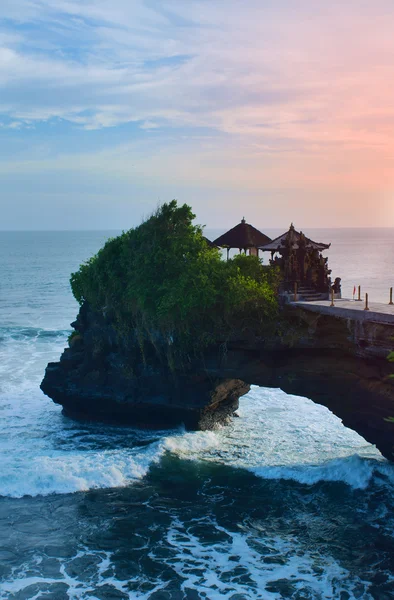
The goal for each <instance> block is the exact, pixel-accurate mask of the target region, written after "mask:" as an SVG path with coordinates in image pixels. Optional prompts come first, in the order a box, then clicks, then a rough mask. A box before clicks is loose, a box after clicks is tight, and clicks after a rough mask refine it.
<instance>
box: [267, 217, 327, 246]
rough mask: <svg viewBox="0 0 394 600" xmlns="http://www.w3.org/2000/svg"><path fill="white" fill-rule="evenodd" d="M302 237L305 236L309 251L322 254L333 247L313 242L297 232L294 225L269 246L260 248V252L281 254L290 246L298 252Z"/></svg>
mask: <svg viewBox="0 0 394 600" xmlns="http://www.w3.org/2000/svg"><path fill="white" fill-rule="evenodd" d="M302 235H303V236H304V239H305V242H306V248H308V249H312V250H318V251H319V252H322V251H323V250H328V248H329V247H330V246H331V244H323V243H319V242H314V241H313V240H311V239H309V238H307V237H306V235H304V234H303V233H302V232H300V231H296V229H294V225H293V223H292V224H291V225H290V229H289V231H286V233H283V234H282V235H280V236H279V237H277V238H275V239H274V240H272V241H271V242H269V243H268V244H264V246H260V250H263V251H269V252H280V250H281V249H283V248H286V247H289V245H290V247H291V248H292V249H293V250H297V249H298V247H299V245H298V244H299V241H300V237H301V236H302Z"/></svg>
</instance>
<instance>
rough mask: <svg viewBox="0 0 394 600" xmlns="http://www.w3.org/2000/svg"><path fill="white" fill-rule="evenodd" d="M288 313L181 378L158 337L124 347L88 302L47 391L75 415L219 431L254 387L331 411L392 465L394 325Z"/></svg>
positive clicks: (216, 350) (195, 362)
mask: <svg viewBox="0 0 394 600" xmlns="http://www.w3.org/2000/svg"><path fill="white" fill-rule="evenodd" d="M289 310H290V312H289V314H288V315H287V316H286V320H285V321H284V322H285V323H286V330H285V331H284V332H282V334H281V335H280V336H279V335H278V336H276V337H275V338H272V339H259V338H253V339H250V338H249V339H242V338H240V339H235V338H234V337H233V339H231V340H229V341H227V342H226V343H224V342H223V341H220V342H219V341H218V343H217V344H216V345H213V346H211V347H210V348H209V349H207V350H206V351H205V352H204V354H203V355H202V356H199V357H195V358H192V359H191V360H190V361H189V362H188V364H187V366H185V367H184V368H183V369H182V370H176V371H173V370H171V369H169V367H168V364H166V363H165V362H164V361H162V360H160V359H159V358H158V356H159V355H158V353H157V346H158V345H159V344H163V343H164V341H163V340H160V339H155V334H154V332H152V335H151V336H150V339H149V340H145V341H144V347H143V350H142V351H141V340H140V339H139V338H138V337H137V336H136V335H135V334H134V333H131V334H130V335H129V336H127V339H125V338H124V336H121V335H119V333H118V332H117V331H116V328H115V327H114V325H113V324H112V323H111V320H110V319H109V318H108V317H107V316H104V315H102V314H98V313H97V312H94V311H92V310H91V309H90V308H89V306H88V305H87V304H85V305H83V306H82V308H81V310H80V313H79V315H78V318H77V320H76V321H75V323H73V324H72V326H73V327H74V328H75V334H74V335H73V336H72V338H71V340H70V348H67V349H66V350H65V351H64V353H63V355H62V356H61V359H60V362H58V363H50V364H49V365H48V366H47V369H46V373H45V377H44V380H43V382H42V384H41V389H42V390H43V391H44V393H45V394H47V395H48V396H50V397H51V398H52V399H53V400H54V402H56V403H58V404H61V405H62V406H63V408H64V411H65V413H66V414H68V415H70V416H74V417H79V418H88V419H98V420H103V421H115V422H120V423H125V424H126V423H128V424H137V425H142V426H151V427H158V428H159V427H163V428H165V427H167V426H171V425H175V424H180V423H184V424H185V426H186V427H187V428H189V429H211V428H212V427H214V426H215V424H217V423H226V422H228V419H229V418H230V417H231V416H232V415H233V413H234V411H235V410H236V409H237V407H238V402H239V398H240V397H241V396H242V395H244V394H246V393H247V392H248V390H249V387H250V385H251V384H256V385H260V386H264V387H274V388H281V389H282V390H284V391H285V392H287V393H289V394H295V395H300V396H306V397H308V398H310V399H311V400H313V401H314V402H317V403H319V404H323V405H325V406H327V407H328V408H329V409H330V410H331V411H332V412H333V413H335V414H336V415H337V416H338V417H340V418H341V419H342V420H343V423H344V424H345V425H346V426H348V427H350V428H352V429H354V430H356V431H357V432H358V433H360V435H362V436H363V437H364V438H365V439H366V440H368V441H369V442H371V443H373V444H376V446H377V447H378V448H379V450H380V451H381V452H382V454H383V455H384V456H386V457H387V458H389V459H394V455H393V444H394V424H392V423H390V422H389V421H387V420H386V419H387V418H388V417H390V416H393V415H394V380H393V379H390V378H389V374H390V366H391V367H392V365H390V364H389V363H388V362H387V360H386V356H387V354H388V352H389V350H390V348H391V346H392V340H391V338H392V336H393V335H394V325H392V326H389V325H387V324H377V323H373V322H365V323H360V322H358V321H351V320H349V319H341V318H335V317H333V316H328V315H319V314H315V313H311V312H308V311H307V310H304V309H302V308H297V309H295V308H293V309H289ZM167 343H168V342H167ZM328 441H329V440H328ZM261 443H264V440H261Z"/></svg>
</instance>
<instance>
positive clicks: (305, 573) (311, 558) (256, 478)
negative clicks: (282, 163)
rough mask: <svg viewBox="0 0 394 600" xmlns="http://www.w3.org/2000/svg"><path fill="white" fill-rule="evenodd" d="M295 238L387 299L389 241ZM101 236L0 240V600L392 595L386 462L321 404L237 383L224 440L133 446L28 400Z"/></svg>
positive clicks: (364, 234) (188, 437)
mask: <svg viewBox="0 0 394 600" xmlns="http://www.w3.org/2000/svg"><path fill="white" fill-rule="evenodd" d="M215 233H217V235H218V234H219V233H220V232H210V231H209V230H208V231H207V235H208V237H210V236H211V237H214V236H215ZM279 233H281V232H280V231H267V234H268V235H271V237H273V236H274V235H278V234H279ZM306 233H307V235H310V236H311V237H313V238H314V239H317V241H327V242H329V241H331V242H332V248H331V249H330V251H329V253H328V255H329V257H330V264H331V266H332V268H333V276H334V277H336V276H341V277H342V280H343V288H344V293H345V295H351V293H352V289H353V285H358V284H361V285H362V287H363V290H364V291H368V292H369V294H370V299H371V300H372V301H374V300H375V301H387V300H388V288H389V287H390V285H393V286H394V269H393V264H394V230H390V229H387V230H326V231H324V230H319V231H317V232H315V231H307V232H306ZM108 235H114V234H113V233H108V232H107V233H106V232H63V233H59V232H56V233H55V232H45V233H38V232H35V233H28V232H19V233H11V232H0V256H1V263H0V461H1V462H0V598H1V599H4V600H5V599H7V600H8V599H18V600H22V599H23V600H27V599H30V600H32V599H39V598H45V599H51V600H66V599H83V600H86V599H89V600H90V599H96V600H113V599H114V600H115V599H133V600H134V599H136V600H137V599H138V600H139V599H142V598H144V599H151V600H178V599H182V598H186V599H190V600H197V599H202V598H205V599H232V600H244V599H246V600H249V599H262V600H265V599H267V600H271V599H282V598H289V599H290V598H292V599H295V600H304V599H311V600H312V599H323V598H324V599H326V598H335V599H339V600H349V599H353V598H358V599H379V600H387V599H392V598H394V465H391V464H389V463H388V462H387V461H386V460H385V459H383V458H382V457H381V455H380V453H379V452H378V451H377V450H376V448H374V447H373V446H371V445H370V444H368V443H367V442H365V440H363V439H362V438H361V437H359V436H358V435H357V434H356V433H355V432H353V431H351V430H349V429H346V428H345V427H343V425H342V423H341V422H340V421H339V419H337V418H336V417H335V416H334V415H333V414H331V413H330V412H329V411H328V410H327V409H326V408H324V407H322V406H318V405H316V404H313V403H312V402H311V401H309V400H308V399H306V398H298V397H294V396H288V395H286V394H284V393H283V392H281V391H280V390H267V389H261V388H257V387H254V388H253V389H252V391H251V392H250V394H248V396H246V397H244V398H242V399H241V406H240V409H239V411H238V412H239V418H238V419H234V421H233V423H232V425H230V426H229V427H226V428H222V429H220V430H218V431H215V432H196V433H185V432H184V431H182V430H181V429H178V430H171V431H162V432H157V431H155V432H150V431H145V430H135V429H132V428H117V427H109V426H105V425H100V424H97V423H96V424H89V423H85V424H84V423H78V422H74V421H72V420H71V419H68V418H65V417H63V416H62V414H61V410H60V408H59V407H58V406H56V405H55V404H53V403H52V402H51V400H50V399H49V398H47V397H45V396H44V395H43V394H42V393H41V392H40V390H39V384H40V381H41V379H42V376H43V373H44V369H45V366H46V364H47V362H49V361H52V360H57V359H58V357H59V355H60V353H61V351H62V349H63V347H64V346H65V345H66V340H67V335H68V333H69V323H70V322H71V321H72V320H73V319H74V318H75V315H76V312H77V308H78V307H77V304H76V302H75V301H74V300H73V298H72V296H71V293H70V290H69V285H68V279H69V274H70V272H71V271H73V270H75V269H77V268H78V265H79V263H80V262H81V261H82V260H84V259H86V258H88V257H89V256H91V255H92V254H93V253H94V252H96V251H97V250H98V248H99V247H100V246H101V245H102V243H103V242H104V241H105V239H106V238H107V237H108Z"/></svg>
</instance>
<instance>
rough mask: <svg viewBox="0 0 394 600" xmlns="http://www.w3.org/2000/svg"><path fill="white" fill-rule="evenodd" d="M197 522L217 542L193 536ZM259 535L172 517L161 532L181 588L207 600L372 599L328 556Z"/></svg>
mask: <svg viewBox="0 0 394 600" xmlns="http://www.w3.org/2000/svg"><path fill="white" fill-rule="evenodd" d="M197 524H198V525H199V527H201V528H202V527H203V528H204V530H206V528H210V529H211V531H212V532H215V534H216V535H219V537H220V541H218V542H217V543H207V542H206V540H201V539H199V536H198V533H196V532H195V531H194V527H193V525H197ZM195 529H196V530H197V531H198V528H195ZM261 533H262V532H261V531H260V530H259V529H258V528H257V529H255V528H253V527H245V526H244V525H239V526H238V531H229V530H227V529H225V528H223V527H221V526H219V525H218V524H217V523H216V522H214V521H212V520H210V521H209V522H207V520H206V519H205V520H204V519H201V520H200V521H199V522H198V523H193V524H192V526H191V524H190V523H189V524H188V526H186V525H185V524H184V523H182V522H181V521H179V520H175V521H174V523H173V526H172V527H171V528H170V529H169V531H168V534H167V541H168V544H169V545H170V547H172V548H173V552H174V553H173V556H172V557H171V558H170V559H168V560H167V561H165V562H166V563H167V564H169V565H171V567H172V568H173V569H174V570H175V571H176V573H177V574H178V575H179V576H180V577H181V578H182V580H183V582H182V591H184V592H186V591H187V590H195V591H196V592H198V594H204V593H205V594H206V597H207V598H210V599H212V600H215V599H218V600H219V599H220V600H225V599H228V600H230V599H231V598H244V599H245V600H257V599H261V598H264V599H267V600H280V599H281V598H283V597H288V598H290V597H297V598H315V599H321V600H322V599H324V598H339V597H340V595H341V592H345V591H346V592H347V594H348V596H346V597H347V598H348V599H349V600H353V599H354V600H355V599H356V598H360V597H362V598H363V600H372V596H371V595H370V594H369V592H368V587H369V584H367V583H365V582H362V581H361V580H360V579H359V578H358V577H354V576H352V575H351V574H350V573H349V572H348V571H347V570H346V569H344V568H343V567H341V566H340V565H339V564H338V563H337V562H336V561H335V560H334V559H333V558H331V557H327V556H324V557H323V556H322V555H320V553H319V552H318V551H314V552H309V551H306V550H305V548H303V547H302V546H301V545H300V543H299V542H298V541H297V540H296V539H295V538H294V537H291V536H286V535H285V534H282V535H281V536H280V537H278V536H275V537H272V536H268V535H266V534H265V535H264V536H263V538H262V537H261ZM263 533H264V532H263ZM154 556H155V553H154V552H152V553H151V557H152V558H154ZM322 567H323V568H322ZM284 591H285V596H284V595H283V594H282V593H283V592H284ZM360 592H361V594H362V595H360ZM199 597H202V596H199Z"/></svg>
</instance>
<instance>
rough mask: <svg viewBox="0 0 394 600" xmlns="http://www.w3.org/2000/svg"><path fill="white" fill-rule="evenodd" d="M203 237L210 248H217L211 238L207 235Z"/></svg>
mask: <svg viewBox="0 0 394 600" xmlns="http://www.w3.org/2000/svg"><path fill="white" fill-rule="evenodd" d="M203 238H204V240H205V241H206V243H207V244H208V246H209V247H210V248H217V245H216V244H215V243H214V242H211V240H209V239H208V238H207V237H205V235H204V236H203Z"/></svg>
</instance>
